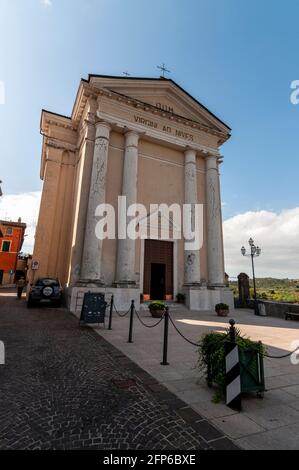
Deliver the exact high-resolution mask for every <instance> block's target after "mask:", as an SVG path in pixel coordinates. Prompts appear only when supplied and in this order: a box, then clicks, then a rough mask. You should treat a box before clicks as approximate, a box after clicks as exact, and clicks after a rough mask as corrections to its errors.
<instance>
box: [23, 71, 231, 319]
mask: <svg viewBox="0 0 299 470" xmlns="http://www.w3.org/2000/svg"><path fill="white" fill-rule="evenodd" d="M41 132H42V135H43V148H42V158H41V174H40V176H41V179H42V180H43V191H42V199H41V206H40V213H39V219H38V224H37V229H36V238H35V247H34V253H33V264H34V266H35V267H36V269H35V270H34V271H33V270H32V271H31V273H30V277H31V278H30V281H31V282H33V281H34V279H36V278H37V277H43V276H55V277H58V278H59V279H60V281H61V283H62V285H63V286H64V287H65V291H66V292H67V298H68V306H69V308H70V310H71V311H73V312H79V310H80V308H81V305H82V298H83V295H84V292H86V291H95V292H103V293H106V294H107V296H109V295H110V294H113V295H114V300H115V304H116V307H117V308H118V309H125V310H127V309H128V307H129V305H130V301H131V300H132V299H134V300H135V304H136V307H137V308H138V307H139V303H140V301H147V300H150V299H155V300H157V299H161V300H166V301H171V300H175V299H176V296H177V294H178V293H182V294H184V295H185V302H186V305H187V307H188V308H190V309H192V310H199V311H200V310H210V309H213V308H214V305H215V304H216V303H218V302H225V303H228V304H230V305H232V293H231V291H230V290H229V289H228V288H227V287H226V285H225V279H224V255H223V235H222V217H221V197H220V181H219V167H220V164H221V163H222V157H221V154H220V147H221V145H222V144H223V143H224V142H225V141H226V140H227V139H228V138H229V137H230V128H229V127H228V126H227V125H226V124H225V123H223V122H222V121H221V120H220V119H218V118H217V117H216V116H215V115H214V114H212V113H211V112H210V111H209V110H208V109H206V108H205V107H204V106H203V105H201V104H200V103H199V102H198V101H196V100H195V99H194V98H193V97H192V96H190V95H189V94H188V93H187V92H186V91H185V90H183V89H182V88H181V87H180V86H178V85H177V84H176V83H175V82H174V81H173V80H170V79H165V78H162V77H161V78H157V79H152V78H131V77H111V76H99V75H90V76H89V78H88V80H81V83H80V86H79V89H78V93H77V97H76V100H75V104H74V107H73V111H72V114H71V116H70V117H67V116H61V115H58V114H55V113H53V112H49V111H45V110H43V111H42V116H41ZM120 196H122V197H123V198H124V196H125V202H124V204H125V209H127V208H128V207H134V205H135V204H139V205H142V207H143V208H145V209H144V211H145V212H144V213H143V217H140V219H139V220H138V223H137V226H138V230H139V232H140V234H141V236H139V237H136V239H132V238H129V237H127V236H120V234H119V232H120V218H121V216H120V208H121V207H122V206H121V204H122V203H120V199H123V198H120ZM103 204H107V205H109V207H112V208H114V209H115V214H116V230H114V232H115V233H114V234H113V236H106V237H102V238H99V237H98V236H97V235H96V234H97V230H98V228H97V227H98V223H99V220H100V218H101V217H100V211H99V207H100V206H101V205H103ZM161 204H163V205H164V206H166V207H170V208H171V206H172V205H174V204H175V205H176V207H179V208H184V207H185V206H186V207H187V206H188V205H190V206H191V207H193V206H194V207H195V205H198V207H200V208H201V210H200V215H201V220H200V227H198V228H197V229H196V230H200V232H201V237H200V238H201V239H202V242H201V245H200V246H196V247H195V248H189V249H188V250H186V243H185V242H186V240H184V237H182V236H178V234H177V233H175V232H177V231H178V229H177V225H176V223H175V222H174V218H173V215H172V212H171V210H170V211H169V212H168V214H167V213H166V216H165V214H164V215H163V214H162V215H161V213H160V212H159V210H158V218H155V217H153V216H154V213H153V210H152V208H153V207H155V206H157V207H158V206H160V205H161ZM123 208H124V207H122V209H123ZM101 215H102V216H103V213H102V214H101ZM105 215H107V214H106V213H105ZM132 215H133V213H131V216H132ZM163 217H164V218H165V220H166V219H167V220H168V222H169V227H170V228H169V230H168V234H167V236H166V235H165V233H164V230H163V229H161V227H160V228H159V227H158V226H155V224H157V221H158V224H160V225H161V226H162V225H163ZM125 218H126V220H127V219H129V218H130V217H129V215H128V214H126V215H125ZM153 219H155V222H153ZM193 227H194V224H193ZM112 232H113V230H112ZM180 232H181V230H180ZM110 235H111V231H110Z"/></svg>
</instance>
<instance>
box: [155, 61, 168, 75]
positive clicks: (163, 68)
mask: <svg viewBox="0 0 299 470" xmlns="http://www.w3.org/2000/svg"><path fill="white" fill-rule="evenodd" d="M157 68H158V69H160V70H161V72H162V77H163V78H165V72H166V73H171V71H170V70H167V68H166V67H165V64H164V63H163V64H162V65H157Z"/></svg>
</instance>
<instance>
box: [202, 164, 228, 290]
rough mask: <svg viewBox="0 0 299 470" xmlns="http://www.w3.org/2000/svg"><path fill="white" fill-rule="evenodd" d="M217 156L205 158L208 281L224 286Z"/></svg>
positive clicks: (214, 284)
mask: <svg viewBox="0 0 299 470" xmlns="http://www.w3.org/2000/svg"><path fill="white" fill-rule="evenodd" d="M217 160H218V157H216V156H209V157H207V158H206V204H207V236H208V240H207V242H208V283H209V286H211V287H217V286H219V287H223V286H224V259H223V236H222V215H221V198H220V182H219V171H218V161H217Z"/></svg>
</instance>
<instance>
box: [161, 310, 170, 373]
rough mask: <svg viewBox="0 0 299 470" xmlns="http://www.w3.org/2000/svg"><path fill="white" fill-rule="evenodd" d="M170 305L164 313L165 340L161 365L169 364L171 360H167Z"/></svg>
mask: <svg viewBox="0 0 299 470" xmlns="http://www.w3.org/2000/svg"><path fill="white" fill-rule="evenodd" d="M168 322H169V316H168V307H166V309H165V314H164V341H163V361H162V362H161V366H168V365H169V362H167V352H168Z"/></svg>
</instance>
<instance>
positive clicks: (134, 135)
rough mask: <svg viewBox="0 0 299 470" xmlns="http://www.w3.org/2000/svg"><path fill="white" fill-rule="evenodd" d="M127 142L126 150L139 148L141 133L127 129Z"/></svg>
mask: <svg viewBox="0 0 299 470" xmlns="http://www.w3.org/2000/svg"><path fill="white" fill-rule="evenodd" d="M124 135H125V140H126V143H125V145H126V148H127V147H138V142H139V137H140V134H139V132H136V131H133V130H131V129H127V130H126V131H125V134H124Z"/></svg>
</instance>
